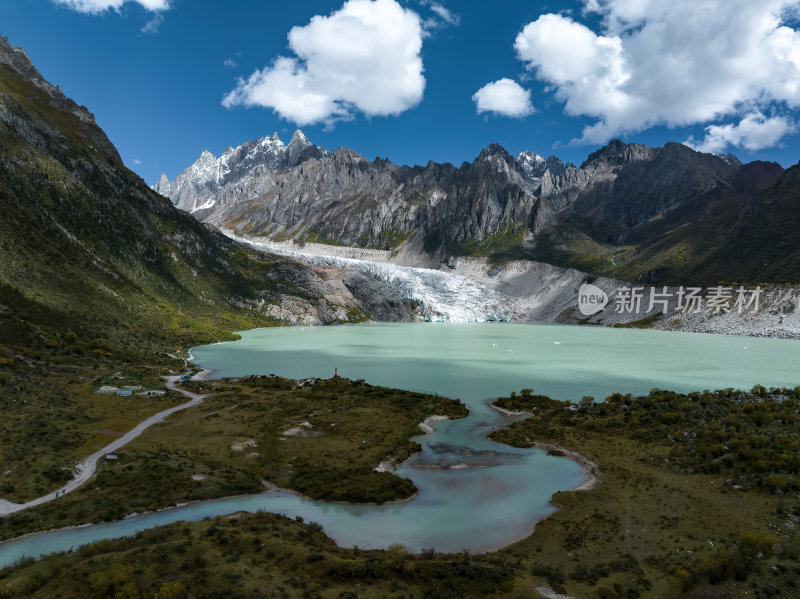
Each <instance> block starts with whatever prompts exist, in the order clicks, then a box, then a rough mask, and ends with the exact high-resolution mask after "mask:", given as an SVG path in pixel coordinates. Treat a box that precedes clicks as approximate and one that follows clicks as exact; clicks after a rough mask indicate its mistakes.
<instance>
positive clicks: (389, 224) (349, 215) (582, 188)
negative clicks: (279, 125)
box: [155, 131, 742, 253]
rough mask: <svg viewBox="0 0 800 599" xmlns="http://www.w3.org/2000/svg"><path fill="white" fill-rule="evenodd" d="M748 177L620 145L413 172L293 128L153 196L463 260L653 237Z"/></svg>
mask: <svg viewBox="0 0 800 599" xmlns="http://www.w3.org/2000/svg"><path fill="white" fill-rule="evenodd" d="M741 168H742V166H741V163H738V164H737V162H736V161H734V160H733V159H732V158H730V157H724V158H723V157H718V156H714V155H711V154H701V153H698V152H695V151H694V150H692V149H691V148H688V147H686V146H683V145H681V144H676V143H668V144H666V145H665V146H664V147H663V148H650V147H648V146H644V145H641V144H624V143H623V142H621V141H619V140H613V141H611V142H610V143H609V144H608V146H606V147H604V148H601V149H600V150H598V151H596V152H594V153H593V154H591V155H590V156H589V157H588V158H587V160H586V161H585V162H584V163H583V164H582V165H581V166H580V167H576V166H575V165H573V164H566V165H565V164H564V163H563V162H562V161H561V160H559V159H558V158H556V157H555V156H550V157H549V158H545V157H544V156H542V155H540V154H535V153H533V152H531V151H525V152H522V153H520V154H518V155H517V156H512V155H510V154H509V153H508V152H507V151H506V150H505V149H504V148H503V147H502V146H500V145H498V144H492V145H490V146H489V147H487V148H486V149H484V150H483V151H482V152H481V153H480V155H479V156H478V157H477V158H476V159H475V160H474V161H473V162H472V163H464V164H463V165H462V166H461V168H456V167H455V166H453V165H451V164H449V163H444V164H437V163H434V162H429V163H428V164H427V165H425V166H424V167H423V166H414V167H408V166H397V165H394V164H392V163H391V162H389V161H388V160H382V159H380V158H376V159H375V160H374V161H369V160H367V159H366V158H365V157H363V156H361V155H360V154H358V153H356V152H354V151H352V150H349V149H345V148H339V149H338V150H336V151H335V152H331V151H329V150H325V149H323V148H320V147H318V146H315V145H313V144H312V143H311V142H310V141H309V140H308V139H307V138H306V136H305V135H303V133H302V132H300V131H296V132H295V134H294V135H293V137H292V140H291V142H290V143H289V145H288V146H284V144H283V142H281V141H280V140H279V139H278V138H277V136H273V137H271V138H264V139H261V140H258V141H256V142H249V143H247V144H244V145H242V146H239V147H238V148H236V149H231V148H229V149H228V150H227V151H226V152H225V153H224V154H223V155H222V156H221V157H220V158H215V157H214V156H213V155H212V154H211V153H210V152H207V151H206V152H203V154H202V155H201V156H200V158H199V159H198V160H197V162H195V164H193V165H192V166H190V167H189V168H188V169H186V171H184V172H183V173H182V174H181V175H180V176H179V177H178V178H177V179H175V180H174V181H170V180H169V179H168V178H167V177H166V176H164V175H162V177H161V179H160V180H159V182H158V183H157V185H156V186H155V190H156V191H158V192H159V193H162V194H164V195H166V196H168V197H169V198H170V199H171V200H172V201H173V203H174V204H175V205H176V206H178V207H179V208H181V209H183V210H186V211H189V212H192V213H193V214H194V215H195V216H196V217H197V218H199V219H200V220H203V221H205V222H208V223H210V224H213V225H216V226H218V227H224V228H228V229H232V230H234V231H238V232H244V233H248V234H256V235H262V236H266V237H271V238H273V239H276V240H283V239H297V240H305V241H314V242H321V243H329V244H344V245H355V246H360V247H370V248H378V249H393V248H395V247H397V246H398V245H400V244H401V243H402V242H403V241H404V240H405V239H407V238H408V237H409V236H412V235H417V234H419V235H420V236H421V237H422V238H424V240H425V244H424V247H425V250H426V251H427V252H431V253H433V252H435V251H437V250H439V251H444V252H445V253H460V252H462V253H463V252H464V251H467V250H466V249H465V248H469V247H470V244H472V245H473V246H474V245H475V244H478V245H480V244H486V243H495V244H497V245H503V243H517V244H519V243H521V240H522V239H523V238H530V236H532V235H535V234H537V233H540V232H543V231H546V230H548V229H551V228H554V227H555V228H558V227H561V226H568V227H573V228H577V229H578V230H581V231H583V232H585V233H587V234H589V235H590V236H592V237H594V238H595V239H598V240H599V241H601V242H606V241H607V242H610V243H618V244H622V243H630V242H639V241H642V240H647V239H650V238H652V237H654V236H657V235H659V234H661V233H663V232H664V231H665V230H668V229H667V227H672V228H674V227H675V226H677V225H680V224H681V223H680V219H681V218H687V217H686V216H684V213H686V214H688V213H689V212H692V210H694V211H695V212H696V211H697V210H701V209H702V207H703V206H704V205H705V203H706V202H707V201H709V198H712V197H717V195H718V193H719V192H720V190H734V189H735V180H736V174H737V172H738V171H739V170H740V169H741ZM676 221H677V225H676Z"/></svg>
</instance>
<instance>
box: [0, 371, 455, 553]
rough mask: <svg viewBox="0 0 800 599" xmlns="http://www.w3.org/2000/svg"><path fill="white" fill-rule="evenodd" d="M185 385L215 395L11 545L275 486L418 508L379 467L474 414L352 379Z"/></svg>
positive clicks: (1, 531) (42, 516) (23, 526)
mask: <svg viewBox="0 0 800 599" xmlns="http://www.w3.org/2000/svg"><path fill="white" fill-rule="evenodd" d="M185 386H186V387H187V388H191V389H193V390H195V391H198V392H202V393H209V392H210V393H211V395H210V396H209V397H208V398H206V400H205V401H204V402H203V404H201V405H199V406H197V407H195V408H190V409H188V410H185V411H182V412H179V413H177V414H175V415H173V416H172V417H170V418H169V419H168V420H167V421H166V422H164V423H161V424H158V425H154V426H153V427H151V428H149V429H148V430H147V431H145V432H144V433H143V434H142V436H141V437H139V438H138V439H136V440H134V441H133V442H131V443H130V444H129V445H127V446H126V447H125V448H123V449H121V450H120V451H119V452H118V455H119V460H118V461H113V462H109V461H104V462H103V463H101V464H100V468H99V470H98V473H97V476H96V478H95V479H93V480H92V481H91V482H90V483H87V484H86V485H85V486H84V487H82V488H81V489H79V490H77V491H75V492H73V493H70V494H68V495H66V496H64V497H63V498H61V499H59V500H57V501H54V502H50V503H47V504H44V505H41V506H37V507H35V508H31V509H29V510H26V511H24V512H20V513H17V514H12V515H10V516H7V517H5V518H0V538H10V537H15V536H19V535H20V534H24V533H27V532H31V531H35V530H43V529H49V528H54V527H61V526H68V525H71V524H76V523H83V522H97V521H101V520H113V519H118V518H121V517H124V516H125V515H127V514H129V513H131V512H142V511H146V510H154V509H158V508H162V507H168V506H172V505H175V504H176V503H180V502H183V501H190V500H198V499H210V498H214V497H224V496H230V495H237V494H242V493H254V492H258V491H261V490H264V488H265V487H264V484H265V481H268V482H269V483H272V484H275V485H278V486H280V487H284V488H288V489H292V490H294V491H297V492H299V493H302V494H304V495H307V496H309V497H313V498H314V499H325V500H329V501H346V502H358V503H365V502H374V503H384V502H387V501H397V500H403V499H408V498H409V497H411V496H413V494H414V493H415V492H416V487H415V486H414V484H413V483H412V482H411V481H410V480H408V479H405V478H400V477H398V476H395V475H394V474H391V473H389V472H375V471H374V468H375V467H376V466H377V465H378V464H379V463H380V462H381V461H383V460H385V459H391V460H393V461H394V462H395V463H399V462H401V461H403V460H404V459H406V458H407V457H408V456H409V455H411V454H412V453H413V452H415V451H418V450H419V446H418V445H417V444H416V443H414V442H412V441H411V440H410V438H411V437H413V436H415V435H419V434H421V431H420V429H419V427H418V424H419V423H420V422H421V421H422V420H424V419H425V418H426V417H427V416H428V415H431V414H442V415H446V416H449V417H451V418H460V417H464V416H466V415H467V410H466V408H465V407H464V406H463V405H462V404H460V403H459V402H457V401H455V400H451V399H447V398H443V397H437V396H433V395H425V394H422V393H415V392H411V391H402V390H394V389H385V388H382V387H374V386H372V385H369V384H367V383H364V382H361V381H348V380H345V379H338V380H337V379H331V380H320V381H316V382H315V384H313V386H304V387H301V386H299V385H298V383H297V381H293V380H290V379H284V378H280V377H275V376H262V377H247V378H244V379H240V380H233V381H229V380H223V381H218V382H217V381H215V382H205V381H204V382H190V383H187V384H185ZM108 401H113V402H118V401H121V402H129V401H130V398H121V399H120V400H117V399H116V398H114V399H113V400H108ZM118 405H122V404H118ZM69 430H71V429H69ZM82 438H83V437H81V439H82ZM112 438H113V437H112ZM20 459H22V458H20ZM68 477H69V473H67V474H66V476H65V479H66V478H68Z"/></svg>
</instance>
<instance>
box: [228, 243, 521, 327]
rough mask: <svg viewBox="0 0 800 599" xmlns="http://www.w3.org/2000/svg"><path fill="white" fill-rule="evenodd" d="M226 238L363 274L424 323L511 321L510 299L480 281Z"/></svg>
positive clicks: (264, 250)
mask: <svg viewBox="0 0 800 599" xmlns="http://www.w3.org/2000/svg"><path fill="white" fill-rule="evenodd" d="M226 234H227V235H228V237H230V238H231V239H233V240H235V241H238V242H239V243H245V244H247V245H249V246H251V247H253V248H255V249H257V250H259V251H262V252H265V253H270V254H280V255H282V256H287V257H290V258H294V259H296V260H299V261H301V262H306V263H310V264H316V265H319V266H328V267H334V268H344V269H349V270H358V271H361V272H364V273H366V274H368V275H370V276H372V277H374V278H375V279H377V280H379V281H382V282H384V283H386V284H387V285H390V286H391V287H392V288H393V289H395V290H396V291H397V294H398V296H399V297H402V298H403V299H412V300H415V301H416V302H417V303H418V304H419V306H420V312H421V314H422V318H423V319H424V320H425V321H430V322H508V321H511V320H512V319H513V313H514V311H513V309H512V304H511V300H510V298H506V297H504V296H503V294H501V293H498V292H497V291H496V290H494V289H492V288H491V287H489V286H487V285H484V284H482V283H481V282H480V281H476V280H474V279H471V278H468V277H465V276H462V275H459V274H456V273H448V272H443V271H440V270H433V269H429V268H415V267H412V266H399V265H397V264H392V263H389V262H376V261H372V260H360V259H357V258H344V257H341V256H331V255H319V254H313V253H309V252H303V251H302V250H289V249H286V248H285V247H279V246H277V245H272V244H269V243H262V242H258V241H253V240H250V239H246V238H243V237H238V236H236V235H234V234H232V233H230V232H228V231H226Z"/></svg>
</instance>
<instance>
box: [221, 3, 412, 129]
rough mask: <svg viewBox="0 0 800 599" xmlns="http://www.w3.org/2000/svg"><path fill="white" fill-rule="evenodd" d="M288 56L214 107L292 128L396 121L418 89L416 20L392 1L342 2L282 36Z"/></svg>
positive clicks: (240, 83)
mask: <svg viewBox="0 0 800 599" xmlns="http://www.w3.org/2000/svg"><path fill="white" fill-rule="evenodd" d="M288 37H289V47H290V48H291V50H292V51H293V52H294V54H295V55H296V56H295V57H286V56H279V57H277V58H276V59H275V60H274V61H273V62H272V64H271V65H269V66H267V67H265V68H264V69H261V70H256V71H255V72H254V73H253V74H252V75H250V77H249V78H247V79H239V81H238V84H237V86H236V87H235V88H234V89H233V90H232V91H231V92H229V93H228V94H227V95H226V96H225V98H224V99H223V101H222V104H223V106H225V107H227V108H230V107H232V106H236V105H242V106H262V107H266V108H272V109H273V110H275V111H276V112H277V113H278V114H279V115H280V116H282V117H283V118H285V119H287V120H290V121H294V122H295V123H297V124H298V125H307V124H310V123H317V122H325V123H328V124H330V123H332V122H334V121H336V120H341V119H347V118H352V116H353V114H354V113H355V112H356V111H359V112H362V113H363V114H365V115H367V116H386V115H393V114H399V113H401V112H404V111H405V110H408V109H409V108H412V107H414V106H416V105H417V104H418V103H419V102H420V100H421V99H422V95H423V92H424V89H425V77H424V76H423V66H422V57H421V55H420V52H421V50H422V38H423V30H422V24H421V22H420V17H419V15H418V14H417V13H415V12H414V11H412V10H410V9H407V8H403V7H402V6H401V5H400V4H398V3H397V2H396V1H395V0H374V1H371V0H348V1H347V2H345V4H344V5H343V6H342V8H340V9H339V10H338V11H335V12H333V13H332V14H331V15H330V16H320V15H317V16H315V17H313V18H312V19H311V21H310V22H309V23H308V25H305V26H303V27H294V28H292V30H291V31H290V32H289V36H288Z"/></svg>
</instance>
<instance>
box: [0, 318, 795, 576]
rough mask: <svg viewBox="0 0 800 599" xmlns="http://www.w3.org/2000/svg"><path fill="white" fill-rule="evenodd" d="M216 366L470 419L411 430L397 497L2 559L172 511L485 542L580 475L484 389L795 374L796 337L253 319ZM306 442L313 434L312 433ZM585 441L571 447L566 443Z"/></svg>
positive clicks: (450, 542) (354, 532) (518, 532)
mask: <svg viewBox="0 0 800 599" xmlns="http://www.w3.org/2000/svg"><path fill="white" fill-rule="evenodd" d="M193 355H194V359H195V363H196V364H197V365H198V366H201V367H204V368H209V369H212V370H213V373H212V374H211V378H223V377H235V376H244V375H249V374H272V373H274V374H277V375H280V376H285V377H291V378H307V377H320V378H328V377H330V376H332V375H333V372H334V368H338V371H339V374H340V375H341V376H345V377H349V378H352V379H357V378H363V379H366V380H367V382H369V383H372V384H375V385H384V386H390V387H401V388H405V389H413V390H420V391H427V392H432V393H439V394H440V395H446V396H449V397H456V398H459V399H461V400H462V401H463V402H464V403H465V404H467V405H468V406H469V409H470V415H469V417H468V418H465V419H461V420H455V421H446V422H440V423H437V424H436V430H435V431H434V432H433V433H431V434H427V435H421V436H420V437H418V438H416V440H417V441H418V442H419V443H421V444H422V447H423V450H422V452H420V453H418V454H416V455H415V456H412V457H411V458H410V459H409V460H407V461H406V462H404V463H403V464H401V465H400V466H399V468H398V470H397V474H399V475H400V476H406V477H409V478H411V479H412V480H413V481H414V483H415V484H416V485H417V487H418V488H419V494H418V495H417V496H416V497H415V498H414V499H413V500H411V501H409V502H407V503H402V504H392V505H383V506H379V505H342V504H331V503H325V502H318V501H311V500H307V499H304V498H301V497H298V496H296V495H294V494H292V493H288V492H284V491H278V492H271V493H262V494H257V495H251V496H247V497H237V498H230V499H220V500H213V501H206V502H200V503H195V504H191V505H187V506H182V507H179V508H174V509H170V510H165V511H162V512H158V513H154V514H146V515H142V516H136V517H132V518H128V519H126V520H123V521H120V522H111V523H105V524H98V525H93V526H89V527H85V528H79V529H67V530H60V531H55V532H50V533H45V534H40V535H34V536H30V537H26V538H23V539H18V540H16V541H10V542H7V543H4V544H0V567H2V566H5V565H9V564H11V563H13V562H15V561H17V560H18V559H19V558H20V557H22V556H39V555H42V554H45V553H51V552H53V551H62V550H67V549H70V548H72V547H77V546H80V545H82V544H86V543H90V542H92V541H95V540H99V539H104V538H118V537H124V536H130V535H133V534H135V533H136V532H138V531H140V530H143V529H145V528H150V527H153V526H160V525H164V524H168V523H171V522H175V521H179V520H190V521H196V520H201V519H203V518H205V517H209V516H210V517H214V516H218V515H223V514H228V513H231V512H235V511H238V510H246V511H256V510H266V511H270V512H275V513H282V514H286V515H288V516H292V517H294V516H302V517H303V518H305V519H306V520H307V521H317V522H319V523H320V524H322V525H323V527H324V528H325V531H326V533H327V534H328V535H330V536H331V537H332V538H333V539H334V540H335V541H336V542H337V543H339V544H340V545H342V546H345V547H350V546H353V545H358V546H359V547H364V548H384V547H387V546H389V545H391V544H394V543H401V544H403V545H406V546H408V547H409V548H411V549H413V550H420V549H422V548H426V547H433V548H435V549H436V550H437V551H461V550H462V549H465V548H468V549H470V550H471V551H473V552H483V551H491V550H495V549H498V548H500V547H503V546H505V545H508V544H510V543H512V542H514V541H516V540H518V539H521V538H524V537H526V536H528V535H529V534H530V532H531V530H532V528H533V526H534V525H535V523H536V522H538V521H539V520H541V519H542V518H544V517H546V516H547V515H548V514H550V513H552V512H553V511H554V510H555V508H554V507H553V506H552V505H551V504H550V503H549V500H550V498H551V496H552V495H553V493H555V492H557V491H560V490H568V489H572V488H574V487H576V486H578V485H579V484H580V483H581V482H583V474H582V472H581V469H580V467H579V466H578V464H576V463H575V462H573V461H571V460H568V459H565V458H559V457H552V456H547V455H546V454H545V453H544V452H542V451H539V450H534V449H517V448H513V447H508V446H505V445H501V444H497V443H493V442H491V441H489V440H488V439H487V438H486V435H487V434H488V433H490V432H491V431H492V430H494V429H495V428H497V427H502V426H506V425H507V424H509V423H510V422H513V421H514V418H512V417H507V416H503V415H501V414H499V413H498V412H497V411H495V410H493V409H492V408H490V407H489V405H488V403H489V401H490V400H491V399H493V398H496V397H498V396H501V395H507V394H509V393H510V392H511V391H514V390H519V389H521V388H526V387H527V388H532V389H534V390H535V391H536V392H537V393H543V394H546V395H549V396H551V397H554V398H556V399H562V400H573V401H577V400H579V399H580V398H581V397H582V396H584V395H589V396H592V397H595V398H597V399H598V400H600V399H603V398H604V397H606V396H607V395H609V394H611V393H613V392H615V391H619V392H622V393H634V394H636V393H646V392H648V391H649V390H650V389H652V388H653V387H659V388H662V389H673V390H676V391H693V390H703V389H719V388H727V387H738V388H750V387H752V386H753V385H755V384H762V385H765V386H767V387H770V386H789V387H795V386H797V385H800V368H799V367H798V366H800V343H798V342H796V341H787V340H776V339H764V338H752V337H734V336H721V335H701V334H691V333H670V332H663V331H648V330H635V329H608V328H599V327H577V326H559V325H535V324H501V323H475V324H450V323H411V324H364V325H348V326H335V327H306V328H303V327H292V328H272V329H257V330H252V331H246V332H243V333H242V339H241V340H239V341H235V342H229V343H219V344H214V345H208V346H203V347H198V348H195V349H194V350H193ZM308 442H309V443H313V442H314V439H313V438H309V439H308ZM575 449H578V450H580V448H575Z"/></svg>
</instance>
